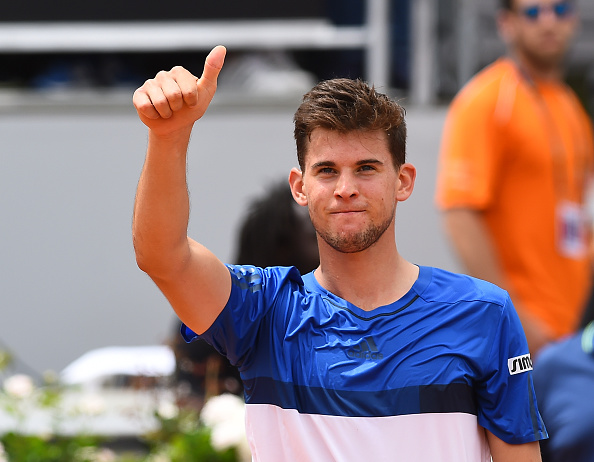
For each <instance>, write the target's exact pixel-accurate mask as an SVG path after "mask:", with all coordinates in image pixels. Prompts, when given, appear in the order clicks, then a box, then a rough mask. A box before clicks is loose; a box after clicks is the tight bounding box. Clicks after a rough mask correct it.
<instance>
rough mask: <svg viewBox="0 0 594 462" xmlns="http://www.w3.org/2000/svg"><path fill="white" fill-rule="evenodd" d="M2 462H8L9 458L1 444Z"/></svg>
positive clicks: (0, 455) (0, 454)
mask: <svg viewBox="0 0 594 462" xmlns="http://www.w3.org/2000/svg"><path fill="white" fill-rule="evenodd" d="M0 462H8V456H7V455H6V451H5V450H4V446H3V445H2V443H0Z"/></svg>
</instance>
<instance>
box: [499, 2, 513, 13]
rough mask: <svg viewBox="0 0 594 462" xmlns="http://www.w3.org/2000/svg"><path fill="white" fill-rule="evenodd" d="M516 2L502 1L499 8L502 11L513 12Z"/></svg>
mask: <svg viewBox="0 0 594 462" xmlns="http://www.w3.org/2000/svg"><path fill="white" fill-rule="evenodd" d="M513 2H514V0H500V2H499V6H500V7H501V9H502V10H508V11H511V10H512V9H513Z"/></svg>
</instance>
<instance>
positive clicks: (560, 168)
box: [516, 64, 589, 203]
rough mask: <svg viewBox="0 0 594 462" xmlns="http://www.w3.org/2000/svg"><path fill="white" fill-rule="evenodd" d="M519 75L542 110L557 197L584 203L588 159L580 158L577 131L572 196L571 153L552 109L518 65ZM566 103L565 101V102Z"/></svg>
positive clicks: (533, 82) (573, 132)
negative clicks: (571, 190) (571, 191)
mask: <svg viewBox="0 0 594 462" xmlns="http://www.w3.org/2000/svg"><path fill="white" fill-rule="evenodd" d="M516 66H517V69H518V71H519V74H520V75H521V76H522V78H523V79H524V81H525V82H526V83H527V84H528V86H529V87H530V89H531V90H532V94H533V95H534V98H535V100H536V101H537V103H538V106H539V108H540V113H541V115H542V120H543V122H544V124H545V130H546V133H547V135H548V139H549V140H548V141H549V145H550V147H551V157H552V162H553V184H554V187H555V196H556V197H557V198H558V199H559V200H564V199H565V200H569V199H572V200H575V201H578V202H579V203H581V202H583V196H584V190H585V185H586V171H587V169H588V164H589V162H588V159H587V158H585V157H582V156H580V152H581V150H580V149H579V146H580V143H579V136H576V134H575V131H572V137H573V138H574V141H575V143H574V149H575V152H574V162H573V164H574V165H573V170H574V175H573V176H574V185H575V189H574V191H573V193H574V195H573V197H572V195H571V194H570V191H569V189H570V183H571V182H570V178H569V177H570V174H569V173H570V172H569V165H570V153H569V150H568V149H567V147H566V146H565V145H564V143H563V136H562V135H561V131H560V128H559V126H558V125H557V124H556V123H555V119H554V117H553V114H552V113H551V109H550V108H549V107H548V105H547V102H546V100H545V98H544V96H543V95H542V93H541V92H540V91H539V89H538V85H537V84H536V82H535V81H534V80H533V79H532V78H531V77H530V76H529V75H528V73H527V72H526V71H525V70H524V69H522V67H520V66H519V65H517V64H516ZM566 91H567V90H566ZM563 102H564V101H563Z"/></svg>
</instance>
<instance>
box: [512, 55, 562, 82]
mask: <svg viewBox="0 0 594 462" xmlns="http://www.w3.org/2000/svg"><path fill="white" fill-rule="evenodd" d="M511 58H512V59H513V60H514V61H515V63H516V64H517V65H518V67H519V68H520V70H521V71H522V72H523V73H524V74H526V76H527V77H528V78H529V79H530V80H534V81H543V80H544V81H548V82H562V81H563V67H562V66H561V64H560V63H538V62H535V61H534V60H531V59H528V58H527V57H526V56H523V55H522V54H520V53H512V55H511Z"/></svg>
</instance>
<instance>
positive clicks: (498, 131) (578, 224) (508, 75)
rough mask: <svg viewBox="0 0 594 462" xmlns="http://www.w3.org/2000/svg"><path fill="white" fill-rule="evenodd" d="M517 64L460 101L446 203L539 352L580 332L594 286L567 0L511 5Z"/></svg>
mask: <svg viewBox="0 0 594 462" xmlns="http://www.w3.org/2000/svg"><path fill="white" fill-rule="evenodd" d="M498 25H499V30H500V34H501V36H502V37H503V39H504V40H505V42H506V44H507V46H508V49H509V56H507V57H504V58H500V59H499V60H498V61H496V62H495V63H493V64H492V65H490V66H488V67H487V68H486V69H484V70H483V71H481V72H480V73H479V74H477V75H476V76H475V77H474V78H473V79H472V80H471V81H470V82H469V83H468V84H467V85H466V86H465V87H464V88H463V89H462V90H461V91H460V93H459V94H458V95H457V96H456V98H455V99H454V101H453V102H452V105H451V108H450V111H449V114H448V116H447V119H446V123H445V126H444V131H443V140H442V148H441V159H440V172H439V174H438V182H437V202H438V205H439V207H440V208H441V209H442V210H443V212H444V214H443V216H444V222H445V228H446V231H447V233H448V234H449V237H450V239H451V242H452V244H453V247H454V250H455V252H456V253H457V255H458V256H459V257H460V260H461V262H462V264H463V265H464V267H465V269H466V271H467V272H468V273H469V274H470V275H472V276H476V277H479V278H482V279H485V280H487V281H490V282H493V283H495V284H497V285H498V286H500V287H503V288H504V289H506V290H507V291H508V292H509V293H510V295H511V298H512V300H513V301H514V305H515V306H516V308H517V310H518V314H519V316H520V319H521V320H522V324H523V326H524V329H525V332H526V337H527V339H528V345H529V346H530V350H531V351H532V353H533V354H535V353H536V352H538V351H539V350H540V349H541V347H542V346H543V345H545V344H547V343H548V342H550V341H551V340H554V339H558V338H560V337H562V336H564V335H567V334H569V333H570V332H573V331H574V330H575V329H576V327H577V323H578V320H579V317H580V315H581V311H582V308H583V306H584V304H585V301H586V299H587V296H588V294H589V288H590V281H591V275H590V259H589V252H588V247H589V244H588V238H589V236H588V235H589V231H588V229H587V227H586V223H587V220H586V214H585V212H584V203H585V196H586V187H587V183H588V181H589V179H590V177H591V173H592V160H593V155H594V147H593V141H592V127H591V123H590V121H589V119H588V117H587V115H586V113H585V112H584V110H583V108H582V106H581V105H580V102H579V101H578V99H577V98H576V96H575V95H574V93H573V92H572V91H571V90H570V89H569V87H568V86H566V85H565V84H564V83H563V81H562V76H563V74H562V65H563V59H564V56H565V55H566V52H567V49H568V46H569V44H570V41H571V38H572V37H573V35H574V32H575V30H576V27H577V15H576V11H575V5H574V3H573V2H571V1H569V0H564V1H559V0H512V1H503V2H502V11H501V12H500V15H499V21H498Z"/></svg>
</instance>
